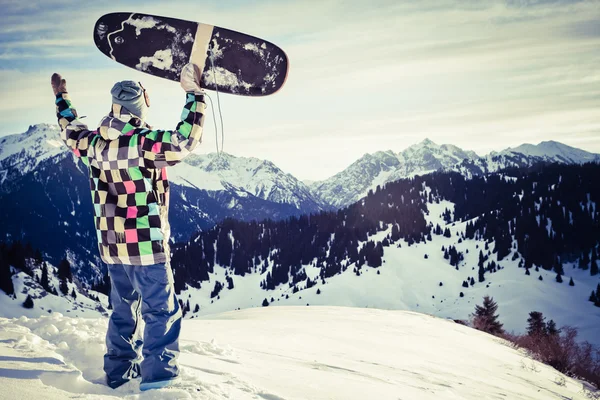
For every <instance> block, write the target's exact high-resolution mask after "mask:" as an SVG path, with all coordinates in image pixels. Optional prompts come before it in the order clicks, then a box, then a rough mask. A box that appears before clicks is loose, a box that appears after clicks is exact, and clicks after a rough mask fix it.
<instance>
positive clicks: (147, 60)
mask: <svg viewBox="0 0 600 400" xmlns="http://www.w3.org/2000/svg"><path fill="white" fill-rule="evenodd" d="M151 66H152V67H154V68H158V69H162V70H165V71H174V69H173V51H172V49H164V50H157V51H156V52H155V53H154V55H153V56H151V57H140V62H139V63H138V64H136V66H135V68H136V69H138V70H140V71H147V70H148V68H149V67H151Z"/></svg>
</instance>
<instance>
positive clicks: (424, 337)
mask: <svg viewBox="0 0 600 400" xmlns="http://www.w3.org/2000/svg"><path fill="white" fill-rule="evenodd" d="M106 327H107V319H106V318H102V317H98V318H85V319H84V318H70V317H66V316H63V315H61V314H58V313H54V314H52V315H50V316H45V317H41V318H36V319H28V318H26V317H22V318H19V319H12V320H11V319H5V318H0V360H2V366H1V367H0V385H1V386H2V395H0V397H2V398H6V399H13V400H20V399H27V400H29V399H52V400H61V399H72V398H78V399H115V398H122V399H236V400H243V399H258V400H284V399H285V400H294V399H298V400H299V399H311V400H318V399H344V400H349V399H357V400H358V399H360V400H363V399H378V400H387V399H390V400H391V399H394V400H398V399H411V400H412V399H419V400H428V399H431V400H439V399H477V400H480V399H522V400H528V399H539V400H551V399H587V398H593V397H592V396H594V394H592V393H590V392H589V389H590V388H589V387H588V386H587V385H586V384H584V383H581V382H579V381H576V380H574V379H571V378H568V377H566V376H564V375H562V374H560V373H558V372H557V371H556V370H554V369H552V368H551V367H548V366H546V365H543V364H540V363H538V362H537V361H534V360H532V359H531V358H529V357H528V356H527V355H526V354H525V353H523V352H521V351H520V350H516V349H514V348H512V347H511V346H509V345H508V344H507V343H506V342H504V341H502V340H500V339H498V338H496V337H493V336H490V335H487V334H485V333H482V332H479V331H476V330H474V329H471V328H468V327H465V326H463V325H460V324H456V323H454V322H452V321H449V320H444V319H439V318H435V317H431V316H428V315H423V314H418V313H413V312H405V311H383V310H373V309H357V308H338V307H267V308H261V309H251V310H243V311H232V312H228V313H223V314H216V315H212V316H206V317H203V318H201V319H196V320H186V321H184V324H183V330H182V336H181V350H182V353H181V357H180V361H181V365H182V367H183V368H182V377H183V382H182V383H181V385H180V386H178V387H175V388H170V389H161V390H156V391H149V392H144V393H140V392H139V389H138V385H139V381H137V380H135V381H132V382H130V383H128V384H126V385H124V386H123V387H121V388H119V389H117V390H111V389H109V388H108V387H106V386H104V385H102V384H100V382H101V381H102V378H103V372H102V356H103V353H104V344H103V340H104V333H105V330H106Z"/></svg>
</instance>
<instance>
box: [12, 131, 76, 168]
mask: <svg viewBox="0 0 600 400" xmlns="http://www.w3.org/2000/svg"><path fill="white" fill-rule="evenodd" d="M65 150H66V147H65V145H64V144H63V142H62V141H61V140H60V129H59V128H58V126H56V125H50V124H38V125H31V126H30V127H29V128H28V129H27V131H26V132H24V133H18V134H14V135H8V136H4V137H2V138H0V161H1V160H5V159H7V158H9V157H11V156H14V155H16V154H21V153H22V155H23V156H25V155H27V156H35V157H44V158H47V157H51V156H53V155H56V154H60V153H63V152H65Z"/></svg>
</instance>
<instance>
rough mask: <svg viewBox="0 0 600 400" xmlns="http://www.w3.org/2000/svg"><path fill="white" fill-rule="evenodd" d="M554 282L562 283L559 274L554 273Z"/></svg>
mask: <svg viewBox="0 0 600 400" xmlns="http://www.w3.org/2000/svg"><path fill="white" fill-rule="evenodd" d="M556 282H558V283H563V279H562V276H561V275H560V274H556Z"/></svg>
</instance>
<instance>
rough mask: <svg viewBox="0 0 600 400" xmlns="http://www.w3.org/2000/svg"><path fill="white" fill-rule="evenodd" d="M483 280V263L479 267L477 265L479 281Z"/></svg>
mask: <svg viewBox="0 0 600 400" xmlns="http://www.w3.org/2000/svg"><path fill="white" fill-rule="evenodd" d="M483 281H485V269H484V268H483V265H482V266H481V267H479V282H483Z"/></svg>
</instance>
